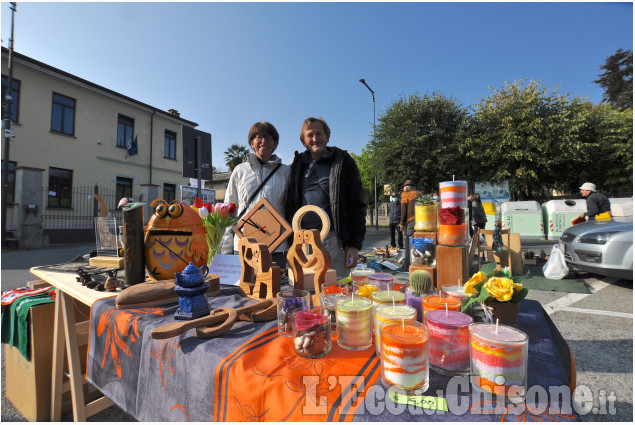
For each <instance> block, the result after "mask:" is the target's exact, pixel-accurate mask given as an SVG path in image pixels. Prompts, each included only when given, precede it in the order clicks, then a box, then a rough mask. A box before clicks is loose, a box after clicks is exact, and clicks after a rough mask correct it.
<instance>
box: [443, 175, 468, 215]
mask: <svg viewBox="0 0 635 425" xmlns="http://www.w3.org/2000/svg"><path fill="white" fill-rule="evenodd" d="M439 201H440V204H441V205H440V207H439V208H451V207H461V208H463V209H465V208H467V182H466V181H465V180H458V181H451V182H441V183H439Z"/></svg>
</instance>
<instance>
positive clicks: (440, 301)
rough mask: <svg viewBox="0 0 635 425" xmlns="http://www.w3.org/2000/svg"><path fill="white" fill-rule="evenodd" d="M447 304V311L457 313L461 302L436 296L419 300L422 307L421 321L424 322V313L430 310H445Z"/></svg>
mask: <svg viewBox="0 0 635 425" xmlns="http://www.w3.org/2000/svg"><path fill="white" fill-rule="evenodd" d="M446 304H447V306H448V307H447V309H448V310H453V311H459V309H460V308H461V302H460V301H457V300H454V299H452V298H443V297H440V296H437V295H433V296H431V297H425V298H422V299H421V305H422V306H423V320H424V322H425V318H426V313H427V312H429V311H432V310H445V309H446V307H445V306H446Z"/></svg>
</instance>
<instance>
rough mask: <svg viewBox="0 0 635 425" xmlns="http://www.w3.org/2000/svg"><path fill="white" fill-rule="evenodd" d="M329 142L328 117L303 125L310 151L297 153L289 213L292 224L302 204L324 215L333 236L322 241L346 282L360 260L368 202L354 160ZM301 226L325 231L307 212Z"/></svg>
mask: <svg viewBox="0 0 635 425" xmlns="http://www.w3.org/2000/svg"><path fill="white" fill-rule="evenodd" d="M330 137H331V129H330V128H329V126H328V125H327V124H326V121H325V120H324V118H313V117H310V118H307V119H306V120H304V122H303V123H302V128H301V130H300V141H301V142H302V145H303V146H304V147H305V148H306V150H305V151H304V152H302V153H298V152H297V151H296V152H295V157H294V159H293V163H292V164H291V177H290V182H289V186H288V190H287V202H286V211H285V212H286V216H287V220H289V221H291V220H292V218H293V215H294V214H295V213H296V211H297V210H298V209H300V208H301V207H302V206H304V205H316V206H318V207H320V208H322V209H323V210H324V211H326V214H327V215H328V217H329V219H330V220H331V231H330V232H329V234H328V235H327V237H326V239H325V240H324V241H322V242H323V243H324V245H325V246H326V248H327V250H328V251H329V254H330V255H331V267H332V268H333V269H335V271H336V273H337V277H338V278H342V277H346V276H348V275H349V273H350V269H351V268H354V267H355V266H356V265H357V261H358V260H359V250H360V249H361V248H362V242H363V241H364V236H365V235H366V203H365V202H364V194H363V189H362V180H361V177H360V175H359V170H358V169H357V164H355V160H353V158H352V157H351V156H350V155H349V154H348V152H346V151H344V150H342V149H339V148H337V147H335V146H329V147H327V146H326V145H327V144H328V142H329V139H330ZM301 227H302V228H303V229H307V230H308V229H317V230H320V229H321V227H322V226H321V221H320V219H319V217H317V215H316V214H313V213H309V214H306V215H305V216H304V218H303V219H302V223H301Z"/></svg>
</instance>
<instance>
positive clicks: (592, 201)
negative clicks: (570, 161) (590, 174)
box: [578, 183, 611, 220]
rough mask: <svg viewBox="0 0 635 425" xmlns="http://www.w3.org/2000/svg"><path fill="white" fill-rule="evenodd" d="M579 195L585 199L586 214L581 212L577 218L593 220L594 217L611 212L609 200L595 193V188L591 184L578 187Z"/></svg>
mask: <svg viewBox="0 0 635 425" xmlns="http://www.w3.org/2000/svg"><path fill="white" fill-rule="evenodd" d="M580 193H581V194H582V197H583V198H586V212H583V213H582V214H580V215H579V216H578V217H579V218H584V216H587V217H589V220H595V216H596V215H598V214H602V213H604V212H607V211H608V212H609V213H610V212H611V202H610V201H609V198H607V197H606V196H604V195H602V194H601V193H597V192H596V187H595V185H594V184H593V183H584V184H583V185H582V186H580Z"/></svg>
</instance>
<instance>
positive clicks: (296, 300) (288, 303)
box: [276, 289, 311, 337]
mask: <svg viewBox="0 0 635 425" xmlns="http://www.w3.org/2000/svg"><path fill="white" fill-rule="evenodd" d="M276 300H277V303H278V333H279V334H280V335H282V336H288V337H290V336H291V335H292V329H291V313H293V312H294V311H295V310H308V309H309V307H310V306H311V298H310V294H309V292H308V291H305V290H302V289H294V290H292V291H281V292H278V294H277V295H276Z"/></svg>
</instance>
